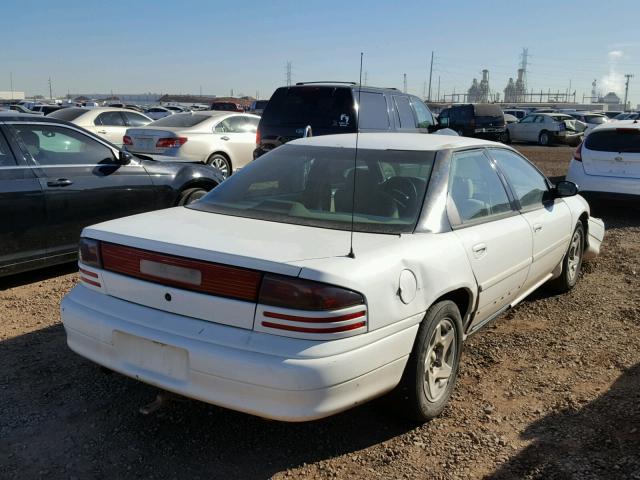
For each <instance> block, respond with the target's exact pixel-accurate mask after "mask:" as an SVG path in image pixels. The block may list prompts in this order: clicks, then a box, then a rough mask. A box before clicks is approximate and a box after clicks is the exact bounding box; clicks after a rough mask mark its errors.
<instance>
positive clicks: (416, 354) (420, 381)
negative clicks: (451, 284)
mask: <svg viewBox="0 0 640 480" xmlns="http://www.w3.org/2000/svg"><path fill="white" fill-rule="evenodd" d="M461 353H462V318H461V317H460V311H459V310H458V307H457V306H456V304H455V303H453V302H452V301H450V300H445V301H442V302H438V303H436V304H434V305H432V306H431V307H430V308H429V310H427V313H426V315H425V318H424V320H423V321H422V324H421V325H420V328H419V330H418V334H417V335H416V340H415V344H414V347H413V351H412V352H411V356H410V357H409V361H408V363H407V367H406V368H405V372H404V375H403V380H402V385H401V391H400V392H399V393H400V394H401V400H402V402H403V403H405V404H406V408H405V409H404V411H405V412H406V413H408V414H409V416H410V417H411V419H412V420H417V421H421V422H424V421H427V420H430V419H432V418H434V417H437V416H438V415H440V413H441V412H442V410H444V407H445V406H446V404H447V402H448V401H449V398H450V397H451V393H452V392H453V388H454V386H455V383H456V378H457V376H458V366H459V364H460V354H461Z"/></svg>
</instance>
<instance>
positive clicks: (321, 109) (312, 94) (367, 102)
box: [253, 82, 435, 158]
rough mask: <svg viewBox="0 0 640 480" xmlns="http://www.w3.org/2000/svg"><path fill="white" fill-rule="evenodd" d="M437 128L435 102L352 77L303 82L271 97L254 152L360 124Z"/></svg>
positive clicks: (362, 127) (367, 128) (364, 127)
mask: <svg viewBox="0 0 640 480" xmlns="http://www.w3.org/2000/svg"><path fill="white" fill-rule="evenodd" d="M358 97H360V102H359V103H360V107H359V108H358ZM356 112H359V115H360V117H359V118H358V114H357V113H356ZM434 127H435V119H434V117H433V114H432V113H431V110H429V107H427V106H426V105H425V103H424V102H423V101H422V100H420V99H419V98H418V97H416V96H414V95H408V94H406V93H402V92H400V91H399V90H397V89H395V88H376V87H367V86H362V88H361V89H360V88H358V86H357V84H355V83H352V82H343V83H339V82H333V83H322V82H310V83H298V84H296V85H293V86H290V87H280V88H278V89H277V90H276V91H275V92H274V94H273V95H272V96H271V99H270V100H269V103H268V104H267V106H266V107H265V109H264V112H263V113H262V117H261V119H260V124H259V125H258V133H257V138H256V144H257V147H256V150H255V151H254V152H253V156H254V158H257V157H259V156H260V155H262V154H263V153H266V152H268V151H269V150H272V149H273V148H275V147H277V146H279V145H282V144H284V143H287V142H289V141H291V140H294V139H296V138H300V137H303V136H308V135H314V136H318V135H331V134H336V133H353V132H355V131H356V130H357V129H359V131H361V132H424V133H428V132H430V131H433V129H434Z"/></svg>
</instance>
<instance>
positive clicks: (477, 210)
mask: <svg viewBox="0 0 640 480" xmlns="http://www.w3.org/2000/svg"><path fill="white" fill-rule="evenodd" d="M358 141H359V143H358V147H359V148H358V151H357V157H356V151H355V149H354V146H355V142H356V136H355V134H344V135H328V136H319V137H311V138H306V139H299V140H295V141H292V142H289V143H287V144H286V145H283V146H281V147H278V148H277V149H274V150H272V151H271V152H269V153H267V154H265V155H264V156H262V157H260V158H259V159H257V160H256V161H254V162H252V163H251V164H250V165H249V166H247V167H246V168H244V169H243V170H242V171H241V172H238V174H236V175H234V176H232V177H230V178H229V179H228V180H226V181H225V182H224V183H222V184H221V185H220V186H219V187H217V188H216V189H214V190H213V191H211V192H210V193H209V194H208V195H207V196H205V197H203V198H202V199H201V200H199V201H197V202H195V203H193V204H191V205H189V206H188V207H179V208H174V209H167V210H161V211H156V212H152V213H146V214H142V215H136V216H131V217H127V218H122V219H119V220H115V221H110V222H106V223H102V224H98V225H95V226H92V227H89V228H86V229H85V230H84V232H83V234H82V239H81V245H80V260H79V266H80V280H81V281H80V283H79V284H78V285H77V286H76V287H75V288H74V289H73V290H72V291H71V292H70V293H69V294H68V295H67V296H66V297H65V298H64V300H63V301H62V304H61V312H62V320H63V323H64V327H65V329H66V332H67V341H68V345H69V346H70V348H71V349H72V350H74V351H75V352H77V353H78V354H80V355H82V356H83V357H86V358H88V359H90V360H92V361H93V362H96V363H98V364H100V365H104V366H105V367H107V368H110V369H113V370H115V371H118V372H120V373H123V374H125V375H128V376H130V377H132V378H135V379H137V380H140V381H143V382H147V383H150V384H152V385H155V386H158V387H160V388H163V389H166V390H170V391H173V392H177V393H179V394H182V395H185V396H188V397H192V398H195V399H198V400H202V401H205V402H210V403H212V404H216V405H221V406H224V407H228V408H231V409H234V410H239V411H242V412H247V413H251V414H254V415H259V416H261V417H267V418H272V419H278V420H285V421H305V420H312V419H316V418H321V417H325V416H328V415H331V414H334V413H336V412H340V411H342V410H346V409H348V408H351V407H353V406H355V405H358V404H361V403H362V402H365V401H367V400H369V399H371V398H374V397H376V396H379V395H382V394H384V393H385V392H388V391H390V390H392V389H394V388H396V387H399V388H401V389H402V390H403V392H402V393H403V394H402V395H399V397H400V399H399V401H401V402H406V405H405V407H404V411H406V412H407V413H408V414H409V415H410V416H412V417H413V418H416V419H420V420H425V419H429V418H432V417H434V416H436V415H438V414H439V413H440V412H441V411H442V409H443V408H444V406H445V404H446V403H447V400H448V399H449V397H450V395H451V392H452V390H453V388H454V384H455V381H456V377H457V374H458V365H459V360H460V355H461V352H462V347H463V341H464V339H465V338H466V337H467V336H468V335H470V334H472V333H474V332H476V331H478V330H479V329H480V328H481V327H482V326H484V325H486V324H487V323H488V322H489V321H491V320H492V319H494V318H496V317H497V316H499V315H500V314H501V313H502V312H504V311H505V310H507V309H508V308H509V307H512V306H513V305H516V304H517V303H518V302H520V301H521V300H522V299H523V298H525V297H526V296H527V295H529V294H530V293H531V292H533V291H534V290H536V289H537V288H538V287H540V286H541V285H543V284H545V283H547V282H550V281H551V282H553V286H554V287H555V288H556V289H558V290H559V291H567V290H569V289H571V288H572V287H573V286H574V285H575V283H576V282H577V280H578V277H579V274H580V268H581V264H582V260H583V258H587V257H589V256H593V255H595V254H597V253H598V251H599V246H600V242H601V241H602V237H603V233H604V231H603V225H602V222H601V221H599V220H597V219H594V218H591V217H590V215H589V206H588V204H587V203H586V201H585V200H584V199H583V198H582V197H580V196H578V195H575V194H576V188H575V185H574V184H572V183H570V182H560V183H558V184H557V185H556V186H555V187H554V186H552V185H551V184H550V183H549V181H548V180H547V179H546V178H545V177H544V176H543V175H542V174H541V173H540V172H539V171H538V170H537V169H536V168H535V167H534V166H533V165H532V164H531V163H529V162H528V161H527V160H526V159H525V158H524V157H523V156H521V155H520V154H519V153H517V152H516V151H514V150H512V149H510V148H509V147H506V146H504V145H502V144H498V143H493V142H488V141H484V140H479V139H475V138H464V137H452V136H443V135H424V134H414V133H410V134H403V133H364V134H360V136H359V140H358ZM354 166H356V168H354ZM354 186H355V191H354ZM353 206H354V207H355V208H352V207H353ZM352 232H353V233H352Z"/></svg>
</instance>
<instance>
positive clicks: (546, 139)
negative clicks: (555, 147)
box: [538, 131, 551, 147]
mask: <svg viewBox="0 0 640 480" xmlns="http://www.w3.org/2000/svg"><path fill="white" fill-rule="evenodd" d="M538 143H539V144H540V145H542V146H543V147H546V146H547V145H549V144H550V143H551V135H549V132H547V131H542V132H540V136H538Z"/></svg>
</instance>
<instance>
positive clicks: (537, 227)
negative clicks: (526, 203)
mask: <svg viewBox="0 0 640 480" xmlns="http://www.w3.org/2000/svg"><path fill="white" fill-rule="evenodd" d="M540 231H542V224H541V223H534V224H533V233H538V232H540Z"/></svg>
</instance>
